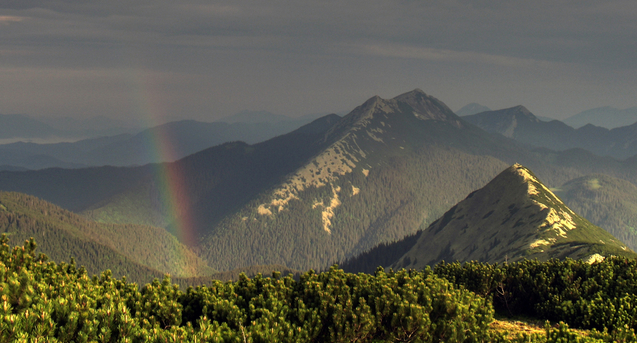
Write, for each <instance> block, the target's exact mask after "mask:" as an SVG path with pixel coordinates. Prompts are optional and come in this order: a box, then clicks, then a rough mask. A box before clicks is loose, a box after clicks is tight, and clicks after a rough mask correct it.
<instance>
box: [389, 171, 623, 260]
mask: <svg viewBox="0 0 637 343" xmlns="http://www.w3.org/2000/svg"><path fill="white" fill-rule="evenodd" d="M601 250H604V253H605V254H606V255H609V254H610V253H609V252H610V251H612V253H613V254H617V255H619V254H622V253H624V254H626V253H631V252H630V250H629V249H628V248H627V247H626V246H625V245H624V244H623V243H621V242H619V241H618V240H617V239H616V238H614V237H613V236H612V235H610V234H609V233H608V232H606V231H604V230H603V229H601V228H599V227H597V226H594V225H592V224H591V223H590V222H588V221H587V220H586V219H584V218H582V217H580V216H579V215H577V214H576V213H574V212H573V211H572V210H571V209H570V208H568V207H567V206H566V205H564V203H563V202H562V201H561V200H560V199H559V198H558V197H557V196H555V194H553V192H551V190H549V189H548V188H547V187H546V186H545V185H544V184H543V183H542V182H541V181H540V180H539V179H538V178H537V177H536V176H535V175H534V174H533V173H532V172H531V171H530V170H529V169H527V168H526V167H524V166H522V165H520V164H517V163H516V164H514V165H512V166H510V167H509V168H507V169H505V170H504V171H503V172H501V173H500V174H499V175H498V176H496V177H495V178H494V179H493V180H492V181H491V182H489V183H488V184H487V185H486V186H484V187H483V188H481V189H479V190H477V191H475V192H473V193H471V194H469V196H467V198H466V199H465V200H463V201H461V202H459V203H458V204H457V205H456V206H454V207H453V208H451V209H450V210H449V211H448V212H447V213H445V214H444V215H443V216H442V217H441V218H440V219H438V220H437V221H435V222H434V223H432V224H431V225H430V226H429V228H427V229H426V230H425V231H423V233H422V235H421V236H420V237H419V239H418V242H417V243H416V244H415V245H414V246H413V247H412V248H411V249H410V250H409V251H408V252H407V253H406V254H405V255H404V256H403V257H402V258H401V259H400V260H399V261H397V262H396V263H395V264H394V267H396V268H402V267H409V268H422V267H424V266H425V265H431V264H435V263H437V262H440V261H441V260H446V261H471V260H477V261H482V262H504V261H516V260H520V259H523V258H528V259H532V258H538V259H540V260H546V259H549V258H554V257H555V258H565V257H571V258H586V257H588V256H590V255H592V254H593V253H599V252H600V251H601Z"/></svg>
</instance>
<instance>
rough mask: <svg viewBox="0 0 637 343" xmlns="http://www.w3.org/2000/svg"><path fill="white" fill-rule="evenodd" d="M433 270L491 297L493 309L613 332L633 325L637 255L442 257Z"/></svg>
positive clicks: (635, 319)
mask: <svg viewBox="0 0 637 343" xmlns="http://www.w3.org/2000/svg"><path fill="white" fill-rule="evenodd" d="M434 271H435V273H436V275H438V276H441V277H444V278H446V279H447V280H449V281H450V282H452V283H454V284H458V285H462V286H463V287H465V288H466V289H468V290H471V291H473V292H476V293H477V294H479V295H482V296H485V297H490V298H492V299H493V304H494V306H495V308H496V310H498V311H500V312H502V313H505V314H510V315H513V314H524V315H528V316H531V317H535V318H544V319H548V320H552V321H564V322H566V323H569V324H571V325H574V326H576V327H579V328H596V329H598V330H603V329H607V330H609V331H610V332H611V333H612V334H614V335H615V334H617V333H618V332H620V331H621V330H623V329H624V328H625V327H628V328H637V308H636V306H635V305H636V304H637V296H635V294H637V273H636V271H637V260H635V259H626V258H617V257H615V258H607V259H606V260H605V261H603V262H600V263H594V264H588V263H586V262H583V261H580V260H578V261H575V260H571V259H566V260H564V261H559V260H550V261H548V262H538V261H536V260H533V261H528V260H527V261H523V262H518V263H510V264H501V265H499V264H495V265H491V264H482V263H476V262H468V263H465V264H460V263H451V264H446V263H441V264H438V265H437V266H436V267H435V269H434Z"/></svg>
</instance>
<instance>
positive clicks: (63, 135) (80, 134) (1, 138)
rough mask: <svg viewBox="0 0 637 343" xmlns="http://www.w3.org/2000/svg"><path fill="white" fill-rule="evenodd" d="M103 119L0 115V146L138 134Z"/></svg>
mask: <svg viewBox="0 0 637 343" xmlns="http://www.w3.org/2000/svg"><path fill="white" fill-rule="evenodd" d="M121 125H123V123H121V122H119V121H115V120H111V119H108V118H105V117H95V118H88V119H82V120H80V119H73V118H67V117H64V118H46V117H43V118H34V117H31V116H28V115H23V114H12V115H6V114H0V143H2V142H5V143H13V142H18V141H23V142H31V141H33V142H60V141H67V142H68V141H76V140H80V139H86V138H93V137H98V136H105V135H119V134H122V133H133V132H138V131H139V129H137V128H131V127H127V126H121Z"/></svg>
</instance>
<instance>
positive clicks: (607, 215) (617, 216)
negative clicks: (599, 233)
mask: <svg viewBox="0 0 637 343" xmlns="http://www.w3.org/2000/svg"><path fill="white" fill-rule="evenodd" d="M553 192H554V193H555V194H557V195H558V196H559V197H560V198H561V199H562V200H564V203H565V204H567V205H568V206H569V207H570V208H571V209H573V210H574V211H576V212H577V213H579V214H581V215H582V216H583V217H585V218H587V219H588V220H590V221H591V222H592V223H594V224H595V225H597V226H600V227H602V228H604V229H605V230H607V231H608V232H610V233H611V234H612V235H613V236H615V237H617V238H618V239H620V240H621V241H622V242H624V243H626V245H628V247H630V248H631V249H633V250H637V186H635V185H634V184H632V183H630V182H627V181H625V180H621V179H617V178H614V177H611V176H608V175H603V174H594V175H587V176H584V177H581V178H577V179H574V180H571V181H569V182H567V183H566V184H564V185H563V186H561V187H559V188H556V189H554V190H553Z"/></svg>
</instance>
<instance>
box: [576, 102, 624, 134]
mask: <svg viewBox="0 0 637 343" xmlns="http://www.w3.org/2000/svg"><path fill="white" fill-rule="evenodd" d="M564 123H566V124H568V125H570V126H572V127H574V128H579V127H582V126H584V125H586V124H593V125H595V126H601V127H605V128H607V129H613V128H616V127H620V126H627V125H632V124H634V123H637V107H631V108H627V109H623V110H620V109H617V108H614V107H610V106H605V107H598V108H593V109H590V110H586V111H583V112H580V113H578V114H575V115H573V116H571V117H569V118H567V119H565V120H564Z"/></svg>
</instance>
